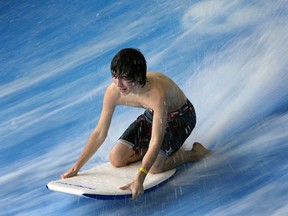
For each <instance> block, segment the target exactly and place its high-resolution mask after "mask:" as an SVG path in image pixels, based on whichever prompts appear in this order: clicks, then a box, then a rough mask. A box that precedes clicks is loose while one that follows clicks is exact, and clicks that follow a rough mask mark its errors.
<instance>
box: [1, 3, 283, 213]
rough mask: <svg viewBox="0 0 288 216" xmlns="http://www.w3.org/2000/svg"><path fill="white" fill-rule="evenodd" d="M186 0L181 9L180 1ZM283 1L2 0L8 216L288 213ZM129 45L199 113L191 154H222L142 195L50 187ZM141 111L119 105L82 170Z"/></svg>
mask: <svg viewBox="0 0 288 216" xmlns="http://www.w3.org/2000/svg"><path fill="white" fill-rule="evenodd" d="M180 2H181V3H180ZM287 3H288V2H287V0H273V1H251V0H249V1H248V0H243V1H241V0H235V1H231V0H210V1H204V0H203V1H198V0H190V1H188V0H186V1H167V0H158V1H128V0H126V1H88V0H86V1H84V0H81V1H80V0H72V1H71V0H70V1H67V0H62V1H53V0H47V1H35V0H30V1H29V0H23V1H16V0H14V1H13V0H10V1H9V0H8V1H1V3H0V35H1V40H0V65H1V67H0V87H1V88H0V108H1V109H0V152H1V158H0V164H1V168H0V173H1V176H0V190H1V198H0V207H1V211H0V214H1V215H5V216H6V215H9V216H10V215H21V216H22V215H29V216H31V215H37V216H38V215H105V216H106V215H157V216H158V215H165V216H167V215H221V216H222V215H241V216H242V215H261V216H262V215H269V216H270V215H277V216H278V215H281V216H282V215H287V212H288V183H287V182H288V177H287V173H288V157H287V152H288V133H287V131H288V85H287V84H288V73H287V68H288V55H287V53H288V44H287V41H288V31H287V29H288V28H287V27H288V23H287V17H288V8H287V7H288V4H287ZM124 47H136V48H139V49H141V51H142V52H143V53H144V54H145V56H146V58H147V62H148V68H149V70H151V71H160V72H162V73H164V74H166V75H168V76H170V77H171V78H173V79H174V80H175V81H176V82H177V83H178V84H179V86H180V87H181V88H182V89H183V91H184V92H185V93H186V95H187V96H188V97H189V99H190V100H191V101H192V102H193V104H194V105H195V107H196V110H197V116H198V122H197V126H196V128H195V130H194V132H193V133H192V135H191V136H190V137H189V139H188V140H187V143H186V144H185V145H184V148H186V149H190V148H191V147H192V143H193V142H194V141H200V142H202V143H203V144H204V145H205V146H206V147H208V148H211V149H214V150H216V153H215V154H214V155H212V156H210V157H208V158H206V159H205V160H203V161H201V162H199V163H194V164H187V165H185V166H182V167H180V169H179V170H178V173H177V175H176V176H175V178H173V180H171V181H170V182H168V183H167V184H165V185H164V186H163V187H161V188H159V189H158V190H156V191H153V192H151V193H148V194H144V195H143V196H141V197H139V199H138V200H137V201H131V200H117V201H101V200H89V199H85V198H79V197H76V196H71V195H66V194H61V193H56V192H52V191H48V190H47V189H46V187H45V186H46V184H47V183H48V182H49V181H51V180H54V179H57V178H59V175H60V174H62V173H63V172H65V171H66V170H67V169H68V168H70V166H71V165H72V164H73V163H74V162H75V161H76V160H77V158H78V156H79V154H80V153H81V151H82V150H83V148H84V146H85V143H86V141H87V139H88V137H89V135H90V133H91V131H92V130H93V128H94V127H95V125H96V124H97V120H98V118H99V115H100V111H101V105H102V96H103V94H104V91H105V88H106V87H107V86H108V85H109V83H110V82H111V75H110V71H109V65H110V61H111V59H112V57H113V56H114V54H115V53H116V52H117V51H118V50H120V49H121V48H124ZM142 112H143V110H141V109H135V108H128V107H121V108H119V109H117V110H116V113H115V116H114V118H113V122H112V126H111V128H110V131H109V136H108V138H107V140H106V141H105V143H104V144H103V146H102V147H101V148H100V149H99V151H98V152H97V154H95V155H94V156H93V158H92V159H91V160H90V161H89V162H88V163H87V164H86V165H85V167H83V169H88V168H91V167H93V166H95V165H97V164H101V163H103V162H106V161H108V153H109V151H110V149H111V148H112V146H113V144H114V142H115V140H116V139H117V138H118V137H119V135H120V134H121V133H122V132H123V130H124V129H125V128H126V127H127V126H128V125H129V124H130V122H131V121H132V120H133V119H134V118H135V117H136V116H137V115H138V114H139V113H142Z"/></svg>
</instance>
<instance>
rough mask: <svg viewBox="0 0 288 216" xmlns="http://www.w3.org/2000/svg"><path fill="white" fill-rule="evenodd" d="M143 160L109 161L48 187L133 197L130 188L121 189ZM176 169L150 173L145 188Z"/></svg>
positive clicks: (104, 196) (80, 193) (107, 196)
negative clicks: (118, 163)
mask: <svg viewBox="0 0 288 216" xmlns="http://www.w3.org/2000/svg"><path fill="white" fill-rule="evenodd" d="M139 167H141V162H136V163H134V164H131V165H129V166H126V167H121V168H115V167H113V166H112V165H111V164H110V163H109V162H108V163H105V164H102V165H99V166H97V167H95V168H92V169H89V170H86V171H83V172H79V173H78V175H77V176H75V177H72V178H68V179H59V180H56V181H51V182H49V183H48V184H47V188H48V189H49V190H52V191H58V192H63V193H68V194H73V195H78V196H84V197H88V198H93V199H121V198H129V197H131V192H130V191H129V190H121V189H119V188H120V187H121V186H124V185H127V184H129V183H131V181H132V180H133V178H134V177H135V175H136V173H137V171H138V168H139ZM175 172H176V169H172V170H168V171H166V172H163V173H158V174H150V173H148V175H147V176H146V179H145V181H144V185H143V186H144V190H145V192H148V191H149V190H152V189H154V188H156V187H157V186H159V184H161V183H163V182H165V181H166V180H168V179H169V178H171V177H172V176H173V175H174V173H175Z"/></svg>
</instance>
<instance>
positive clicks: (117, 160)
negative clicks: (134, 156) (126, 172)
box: [109, 149, 127, 167]
mask: <svg viewBox="0 0 288 216" xmlns="http://www.w3.org/2000/svg"><path fill="white" fill-rule="evenodd" d="M109 160H110V163H111V164H112V166H114V167H123V166H126V165H127V161H124V159H123V157H121V156H120V155H119V154H118V153H117V152H116V151H115V150H113V149H112V150H111V152H110V154H109Z"/></svg>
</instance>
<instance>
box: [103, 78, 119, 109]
mask: <svg viewBox="0 0 288 216" xmlns="http://www.w3.org/2000/svg"><path fill="white" fill-rule="evenodd" d="M119 98H120V94H119V92H118V91H117V90H116V88H115V85H114V84H113V83H111V84H110V85H109V86H108V87H107V89H106V92H105V95H104V103H106V104H109V105H112V106H116V105H117V102H118V100H119Z"/></svg>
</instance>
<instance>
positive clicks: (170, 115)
mask: <svg viewBox="0 0 288 216" xmlns="http://www.w3.org/2000/svg"><path fill="white" fill-rule="evenodd" d="M147 111H148V112H149V114H151V115H153V110H151V109H148V110H147ZM186 112H195V109H194V107H193V105H192V103H191V102H190V101H189V100H188V99H187V101H186V103H185V104H184V105H183V106H182V107H181V108H180V109H178V110H175V111H173V112H170V113H168V119H173V118H177V117H178V116H181V115H183V114H184V113H186Z"/></svg>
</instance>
